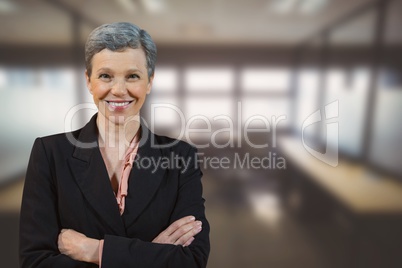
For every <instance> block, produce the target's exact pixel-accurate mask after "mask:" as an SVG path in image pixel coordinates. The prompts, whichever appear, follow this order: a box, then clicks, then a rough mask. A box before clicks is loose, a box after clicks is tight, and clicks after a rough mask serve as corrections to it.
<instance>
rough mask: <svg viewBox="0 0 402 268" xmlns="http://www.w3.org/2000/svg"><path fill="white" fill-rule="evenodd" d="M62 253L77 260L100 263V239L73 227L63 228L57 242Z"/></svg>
mask: <svg viewBox="0 0 402 268" xmlns="http://www.w3.org/2000/svg"><path fill="white" fill-rule="evenodd" d="M57 245H58V247H59V251H60V253H62V254H64V255H67V256H69V257H70V258H72V259H74V260H77V261H85V262H92V263H95V264H99V240H97V239H92V238H88V237H86V236H85V235H84V234H82V233H79V232H77V231H74V230H72V229H63V230H61V232H60V234H59V239H58V242H57Z"/></svg>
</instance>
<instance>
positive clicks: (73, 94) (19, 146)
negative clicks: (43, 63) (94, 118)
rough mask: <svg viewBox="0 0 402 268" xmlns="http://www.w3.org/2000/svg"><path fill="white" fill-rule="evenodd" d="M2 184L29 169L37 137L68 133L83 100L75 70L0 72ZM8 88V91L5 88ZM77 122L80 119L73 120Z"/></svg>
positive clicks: (6, 70)
mask: <svg viewBox="0 0 402 268" xmlns="http://www.w3.org/2000/svg"><path fill="white" fill-rule="evenodd" d="M0 73H1V74H0V76H1V78H0V79H1V80H2V82H1V83H2V84H3V90H2V99H3V100H6V101H4V102H3V103H2V105H1V106H0V121H1V123H2V126H3V128H2V131H1V133H0V135H1V138H0V148H1V150H0V158H2V159H3V158H4V159H5V161H1V162H0V181H1V179H2V178H9V177H12V176H15V175H17V174H19V172H21V171H22V170H24V169H25V168H26V165H27V161H28V157H29V152H30V149H31V148H32V144H33V141H34V139H35V138H36V137H39V136H45V135H50V134H55V133H60V132H64V131H65V123H73V122H65V121H66V118H67V115H68V113H69V112H70V111H71V109H73V108H74V107H75V106H76V105H77V104H79V100H78V98H77V91H78V90H85V89H77V88H76V86H75V85H76V84H75V82H76V80H75V79H76V78H77V77H76V73H75V72H74V70H73V69H71V68H67V67H66V68H63V67H59V68H52V69H50V68H49V69H37V68H28V67H24V68H21V67H12V68H11V67H9V68H7V67H5V68H4V69H3V70H2V71H1V72H0ZM4 87H5V88H4ZM72 119H73V120H76V119H77V116H72Z"/></svg>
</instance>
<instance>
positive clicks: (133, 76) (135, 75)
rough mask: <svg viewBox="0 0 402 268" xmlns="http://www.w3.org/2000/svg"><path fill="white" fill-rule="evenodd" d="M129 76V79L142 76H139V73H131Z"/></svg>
mask: <svg viewBox="0 0 402 268" xmlns="http://www.w3.org/2000/svg"><path fill="white" fill-rule="evenodd" d="M128 78H129V79H137V78H140V77H139V76H138V74H130V75H129V76H128Z"/></svg>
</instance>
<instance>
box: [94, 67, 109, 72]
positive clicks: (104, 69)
mask: <svg viewBox="0 0 402 268" xmlns="http://www.w3.org/2000/svg"><path fill="white" fill-rule="evenodd" d="M96 72H97V73H100V72H111V69H109V68H106V67H102V68H100V69H98V70H96Z"/></svg>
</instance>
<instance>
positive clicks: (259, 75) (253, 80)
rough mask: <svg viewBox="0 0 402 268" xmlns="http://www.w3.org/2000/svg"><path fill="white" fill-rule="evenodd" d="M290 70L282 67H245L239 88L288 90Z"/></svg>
mask: <svg viewBox="0 0 402 268" xmlns="http://www.w3.org/2000/svg"><path fill="white" fill-rule="evenodd" d="M289 87H290V70H289V69H284V68H245V69H244V70H243V71H242V74H241V88H242V90H243V91H244V92H245V93H249V92H250V93H251V92H288V91H289Z"/></svg>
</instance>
